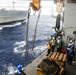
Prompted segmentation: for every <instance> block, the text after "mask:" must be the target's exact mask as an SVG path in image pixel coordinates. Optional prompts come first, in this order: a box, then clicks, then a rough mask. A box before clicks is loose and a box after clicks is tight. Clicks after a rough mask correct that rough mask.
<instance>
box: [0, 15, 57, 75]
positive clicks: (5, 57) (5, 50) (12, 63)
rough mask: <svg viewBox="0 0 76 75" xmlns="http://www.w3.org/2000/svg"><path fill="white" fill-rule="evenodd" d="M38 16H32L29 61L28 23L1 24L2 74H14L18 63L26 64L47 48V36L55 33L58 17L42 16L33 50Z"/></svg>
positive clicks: (0, 60) (0, 61)
mask: <svg viewBox="0 0 76 75" xmlns="http://www.w3.org/2000/svg"><path fill="white" fill-rule="evenodd" d="M36 20H37V16H34V15H32V16H30V23H29V38H28V39H29V41H28V45H29V48H28V51H29V53H28V61H25V47H26V41H25V38H26V23H25V22H24V23H16V24H13V25H0V75H13V73H14V71H15V70H16V67H17V65H19V64H22V65H23V66H26V65H27V64H28V63H29V62H30V61H32V60H33V59H35V58H36V57H37V56H38V55H39V54H40V53H41V52H43V51H44V50H45V48H47V38H50V36H51V34H53V33H54V30H53V29H52V27H54V26H55V21H56V19H55V18H53V17H51V16H40V19H39V23H38V28H37V36H36V41H35V47H34V50H33V51H31V47H32V39H33V35H34V29H35V25H36Z"/></svg>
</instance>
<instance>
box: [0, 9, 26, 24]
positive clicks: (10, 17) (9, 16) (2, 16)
mask: <svg viewBox="0 0 76 75" xmlns="http://www.w3.org/2000/svg"><path fill="white" fill-rule="evenodd" d="M26 16H27V11H21V10H5V9H2V10H0V25H4V24H10V23H15V22H19V21H24V20H26Z"/></svg>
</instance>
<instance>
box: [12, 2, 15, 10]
mask: <svg viewBox="0 0 76 75" xmlns="http://www.w3.org/2000/svg"><path fill="white" fill-rule="evenodd" d="M12 3H13V10H14V4H15V2H12Z"/></svg>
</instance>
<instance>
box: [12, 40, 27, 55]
mask: <svg viewBox="0 0 76 75" xmlns="http://www.w3.org/2000/svg"><path fill="white" fill-rule="evenodd" d="M25 45H26V42H25V41H21V42H16V43H15V44H14V45H13V46H15V47H14V53H16V54H17V53H24V52H25V50H23V48H24V46H25Z"/></svg>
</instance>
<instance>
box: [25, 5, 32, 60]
mask: <svg viewBox="0 0 76 75" xmlns="http://www.w3.org/2000/svg"><path fill="white" fill-rule="evenodd" d="M30 12H31V11H30V6H29V9H28V14H27V23H26V51H25V60H27V57H28V28H29V17H30Z"/></svg>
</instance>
